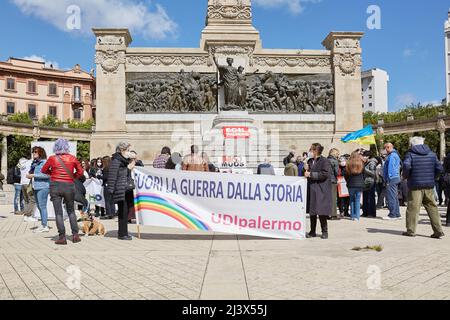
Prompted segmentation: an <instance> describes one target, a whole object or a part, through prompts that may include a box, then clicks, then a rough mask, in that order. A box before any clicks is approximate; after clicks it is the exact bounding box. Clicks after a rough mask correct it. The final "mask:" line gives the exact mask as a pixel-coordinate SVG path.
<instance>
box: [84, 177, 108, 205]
mask: <svg viewBox="0 0 450 320" xmlns="http://www.w3.org/2000/svg"><path fill="white" fill-rule="evenodd" d="M84 187H85V188H86V198H87V199H88V201H89V203H91V204H94V205H96V206H99V207H102V208H104V207H105V197H104V196H103V186H102V181H101V180H98V179H95V178H92V179H87V180H86V181H85V182H84Z"/></svg>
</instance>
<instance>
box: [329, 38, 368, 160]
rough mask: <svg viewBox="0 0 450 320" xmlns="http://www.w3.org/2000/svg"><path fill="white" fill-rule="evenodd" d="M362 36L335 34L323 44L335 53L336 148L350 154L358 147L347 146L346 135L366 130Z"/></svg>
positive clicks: (334, 140)
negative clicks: (363, 114) (342, 141)
mask: <svg viewBox="0 0 450 320" xmlns="http://www.w3.org/2000/svg"><path fill="white" fill-rule="evenodd" d="M363 35H364V33H362V32H331V33H330V34H329V35H328V36H327V38H326V39H325V40H324V41H323V42H322V44H323V45H324V46H325V48H327V49H328V50H330V51H331V56H332V57H333V64H332V69H333V74H334V87H335V114H336V122H335V135H334V139H333V142H332V146H333V147H336V148H338V149H339V150H344V151H345V152H349V151H351V150H355V149H356V148H355V147H357V146H358V145H355V144H343V143H341V141H340V139H341V138H342V137H344V136H345V135H346V134H348V133H350V132H353V131H357V130H360V129H362V127H363V118H362V109H361V106H362V96H361V91H362V85H361V64H362V61H361V53H362V50H361V46H360V40H361V38H362V37H363Z"/></svg>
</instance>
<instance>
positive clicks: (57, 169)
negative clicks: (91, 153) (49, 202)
mask: <svg viewBox="0 0 450 320" xmlns="http://www.w3.org/2000/svg"><path fill="white" fill-rule="evenodd" d="M59 157H60V158H61V160H62V161H63V162H64V164H65V165H66V167H67V169H68V170H69V171H70V172H74V169H75V171H76V172H75V173H74V174H73V176H74V177H75V179H78V178H80V177H81V176H82V175H83V173H84V171H83V168H82V167H81V164H80V162H79V161H78V159H77V158H75V157H74V156H73V155H71V154H62V155H60V156H59ZM42 173H45V174H48V175H50V180H51V181H54V182H69V183H74V181H73V179H72V178H71V177H70V176H69V175H68V173H67V171H66V170H65V169H64V168H63V166H62V165H61V164H60V163H59V161H58V159H56V156H51V157H50V158H48V160H47V162H46V163H45V165H44V166H43V167H42Z"/></svg>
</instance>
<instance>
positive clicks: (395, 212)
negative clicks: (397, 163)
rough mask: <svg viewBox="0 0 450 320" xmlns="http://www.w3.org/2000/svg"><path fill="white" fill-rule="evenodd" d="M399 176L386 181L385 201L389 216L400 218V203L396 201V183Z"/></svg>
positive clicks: (398, 182)
mask: <svg viewBox="0 0 450 320" xmlns="http://www.w3.org/2000/svg"><path fill="white" fill-rule="evenodd" d="M399 184H400V178H394V179H392V180H390V181H389V182H388V183H387V186H386V201H387V205H388V208H389V217H390V218H400V217H401V215H400V203H399V201H398V185H399Z"/></svg>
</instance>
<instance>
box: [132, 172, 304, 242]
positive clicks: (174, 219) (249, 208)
mask: <svg viewBox="0 0 450 320" xmlns="http://www.w3.org/2000/svg"><path fill="white" fill-rule="evenodd" d="M134 175H135V183H136V189H137V190H136V191H137V194H136V201H135V204H136V216H137V221H138V223H139V224H141V225H151V226H161V227H171V228H181V229H189V230H197V231H198V230H201V231H215V232H224V233H231V234H246V235H253V236H261V237H269V238H281V239H303V238H305V228H306V218H305V216H306V179H305V178H302V177H275V176H262V175H259V176H258V175H247V176H245V179H243V177H242V175H233V174H221V173H207V172H186V171H175V170H164V169H145V168H136V169H135V170H134Z"/></svg>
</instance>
